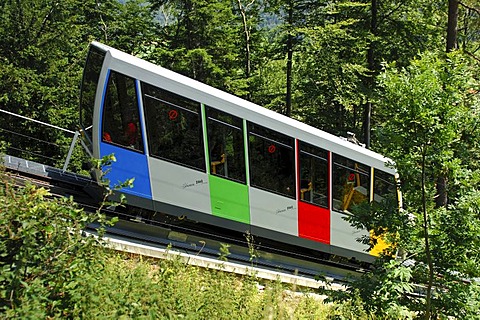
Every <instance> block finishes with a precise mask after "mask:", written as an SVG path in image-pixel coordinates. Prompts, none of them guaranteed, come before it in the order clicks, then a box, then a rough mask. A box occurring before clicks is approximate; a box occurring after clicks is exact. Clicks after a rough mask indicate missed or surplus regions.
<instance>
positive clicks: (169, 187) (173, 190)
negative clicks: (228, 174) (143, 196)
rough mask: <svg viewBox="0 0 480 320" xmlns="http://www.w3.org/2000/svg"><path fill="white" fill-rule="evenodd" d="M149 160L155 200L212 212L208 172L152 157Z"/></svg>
mask: <svg viewBox="0 0 480 320" xmlns="http://www.w3.org/2000/svg"><path fill="white" fill-rule="evenodd" d="M148 162H149V167H150V172H151V177H150V180H151V184H152V197H153V200H154V201H159V202H163V203H167V204H173V205H175V206H178V207H182V208H185V209H191V210H195V211H200V212H204V213H208V214H211V212H212V210H211V205H210V191H209V185H208V176H207V174H206V173H204V172H200V171H198V170H194V169H190V168H186V167H182V166H180V165H176V164H173V163H170V162H167V161H163V160H159V159H155V158H152V157H149V158H148Z"/></svg>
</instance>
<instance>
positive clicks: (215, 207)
mask: <svg viewBox="0 0 480 320" xmlns="http://www.w3.org/2000/svg"><path fill="white" fill-rule="evenodd" d="M209 185H210V199H211V201H212V213H213V215H215V216H219V217H222V218H226V219H230V220H234V221H238V222H243V223H250V208H249V205H248V187H247V186H246V185H244V184H242V183H238V182H234V181H231V180H227V179H223V178H220V177H216V176H213V175H209Z"/></svg>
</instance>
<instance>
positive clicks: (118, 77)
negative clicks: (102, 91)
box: [102, 71, 143, 152]
mask: <svg viewBox="0 0 480 320" xmlns="http://www.w3.org/2000/svg"><path fill="white" fill-rule="evenodd" d="M102 141H103V142H106V143H112V144H116V145H119V146H122V147H127V148H132V149H135V150H138V151H142V152H143V142H142V135H141V130H140V117H139V112H138V103H137V92H136V89H135V80H134V79H132V78H130V77H127V76H124V75H123V74H120V73H117V72H115V71H111V72H110V76H109V79H108V85H107V92H106V95H105V104H104V108H103V127H102Z"/></svg>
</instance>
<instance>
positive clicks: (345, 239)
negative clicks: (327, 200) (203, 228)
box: [330, 211, 369, 254]
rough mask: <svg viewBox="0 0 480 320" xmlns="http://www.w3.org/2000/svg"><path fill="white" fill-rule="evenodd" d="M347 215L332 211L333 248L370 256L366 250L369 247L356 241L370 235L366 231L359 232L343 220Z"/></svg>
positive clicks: (331, 232) (331, 239) (331, 233)
mask: <svg viewBox="0 0 480 320" xmlns="http://www.w3.org/2000/svg"><path fill="white" fill-rule="evenodd" d="M343 217H345V214H343V213H340V212H336V211H332V214H331V224H330V244H331V245H332V246H337V247H341V248H344V249H350V250H353V251H358V252H362V253H365V254H368V253H367V252H366V251H365V250H366V249H368V246H366V245H364V244H362V243H360V242H358V241H356V239H358V238H361V237H363V236H364V235H369V233H368V232H367V231H366V230H359V229H356V228H354V227H352V226H351V225H350V222H348V221H345V220H344V219H343Z"/></svg>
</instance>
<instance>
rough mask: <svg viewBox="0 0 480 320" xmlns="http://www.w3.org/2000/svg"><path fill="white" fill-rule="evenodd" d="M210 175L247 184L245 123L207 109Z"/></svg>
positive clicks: (220, 112)
mask: <svg viewBox="0 0 480 320" xmlns="http://www.w3.org/2000/svg"><path fill="white" fill-rule="evenodd" d="M207 132H208V153H209V158H210V173H212V174H214V175H218V176H222V177H225V178H228V179H232V180H236V181H239V182H242V183H245V150H244V140H243V121H242V119H240V118H237V117H235V116H232V115H229V114H227V113H225V112H222V111H219V110H216V109H213V108H210V107H208V108H207Z"/></svg>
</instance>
